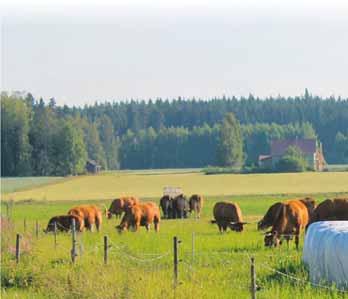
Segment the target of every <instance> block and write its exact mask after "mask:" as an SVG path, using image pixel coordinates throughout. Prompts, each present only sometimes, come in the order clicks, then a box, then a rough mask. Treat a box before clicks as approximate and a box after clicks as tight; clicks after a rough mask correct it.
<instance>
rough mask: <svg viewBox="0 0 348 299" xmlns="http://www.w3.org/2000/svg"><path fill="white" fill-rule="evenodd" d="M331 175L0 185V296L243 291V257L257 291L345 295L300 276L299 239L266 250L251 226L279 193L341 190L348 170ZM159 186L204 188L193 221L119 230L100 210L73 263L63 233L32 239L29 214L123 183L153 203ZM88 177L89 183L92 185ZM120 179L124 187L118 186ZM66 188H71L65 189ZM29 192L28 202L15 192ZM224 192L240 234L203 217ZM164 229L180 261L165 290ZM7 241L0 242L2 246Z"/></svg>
mask: <svg viewBox="0 0 348 299" xmlns="http://www.w3.org/2000/svg"><path fill="white" fill-rule="evenodd" d="M341 175H342V174H336V173H322V174H317V173H308V174H297V175H290V174H284V175H280V174H279V175H250V177H249V175H217V176H213V175H212V176H203V175H201V174H199V173H186V174H184V173H177V174H173V173H168V172H162V173H158V174H156V175H155V174H152V173H151V172H150V173H147V174H146V175H145V174H143V173H105V174H103V175H99V176H86V177H78V178H69V179H66V180H63V181H59V182H57V183H56V184H50V185H47V186H43V187H39V188H33V189H28V190H26V191H25V192H24V191H23V192H17V193H12V194H6V195H5V196H6V197H7V196H8V195H10V197H11V198H13V199H15V200H17V201H15V204H14V206H13V208H12V214H11V216H12V219H14V227H13V228H8V229H7V230H6V231H2V241H3V242H2V267H1V281H2V298H166V297H167V298H219V299H222V298H241V299H242V298H250V293H249V283H250V260H249V257H250V256H254V257H255V260H256V273H257V284H258V286H259V287H260V290H259V291H258V292H257V298H265V299H266V298H291V299H295V298H348V294H346V295H344V294H342V293H340V292H338V291H337V290H335V289H334V288H332V289H330V290H326V289H323V288H316V287H313V286H311V285H310V284H309V283H308V273H307V271H306V270H305V268H304V266H303V264H302V263H301V256H302V253H301V250H302V245H303V239H302V240H301V248H300V250H299V251H296V250H295V248H294V244H293V243H291V245H290V248H289V249H288V248H287V247H286V246H283V247H282V248H275V249H266V248H264V246H263V235H262V234H261V233H260V232H258V231H257V230H256V221H257V220H259V219H260V218H261V217H262V215H263V214H264V213H265V211H266V210H267V208H268V207H269V206H270V205H271V204H272V203H274V202H275V201H277V200H282V199H286V198H290V197H292V195H289V194H296V193H297V194H301V193H306V194H311V195H313V194H314V196H315V198H316V199H318V201H320V200H323V199H324V198H326V197H330V196H336V195H337V194H336V193H339V192H342V193H340V194H338V195H342V196H343V195H347V194H348V190H347V188H348V186H346V185H347V184H344V182H347V181H348V178H347V175H346V176H345V177H344V176H341ZM183 178H185V179H183ZM173 180H174V183H173ZM115 181H117V182H118V183H115ZM272 181H273V182H274V183H273V184H271V182H272ZM286 181H288V184H289V186H287V184H286ZM296 182H297V187H296ZM300 182H303V183H302V184H300ZM110 184H111V185H110ZM127 184H128V185H127ZM315 184H317V185H316V187H315ZM332 184H334V186H332ZM167 185H172V186H181V187H183V189H184V191H185V193H187V194H190V193H192V192H197V193H202V194H205V197H206V201H205V206H204V210H203V217H202V218H201V219H200V220H195V219H184V220H162V221H161V227H160V232H159V233H157V234H156V233H155V232H154V231H151V232H149V233H146V232H145V230H144V228H141V230H140V231H139V232H137V233H132V232H127V233H124V234H121V235H119V234H118V233H116V230H115V225H116V224H118V223H119V219H112V220H105V219H104V223H103V226H102V230H101V232H100V233H96V232H94V233H90V232H87V233H83V234H80V235H79V236H78V242H79V244H78V248H79V249H80V248H81V249H82V252H83V253H82V254H81V255H79V256H78V258H77V263H76V264H75V265H72V264H71V263H70V249H71V236H70V235H69V234H59V235H58V245H57V248H56V249H55V247H54V239H53V236H52V235H45V234H43V233H42V232H40V235H39V239H36V237H35V234H34V227H35V221H36V220H38V222H39V224H40V229H42V228H43V227H44V226H46V225H47V221H48V219H49V218H50V217H51V216H54V215H58V214H65V213H66V212H67V210H68V209H69V208H70V207H72V206H73V205H75V204H78V203H81V202H85V201H88V202H94V203H96V204H98V205H100V207H103V205H104V204H109V203H110V200H109V199H108V198H111V197H116V196H118V194H120V193H123V192H124V194H126V193H128V192H129V193H130V192H131V190H136V192H135V191H134V193H136V194H137V195H143V197H144V198H145V197H146V198H147V199H149V200H153V201H156V202H158V200H159V195H160V194H161V192H162V188H163V187H164V186H167ZM96 186H98V188H99V189H98V190H94V188H96ZM125 187H127V189H126V190H123V189H122V188H125ZM334 187H336V188H337V189H334ZM81 188H82V189H83V190H81ZM142 188H144V189H143V190H142ZM43 190H45V191H43ZM73 190H75V192H76V194H77V195H76V197H73V195H74V192H73ZM122 190H123V192H122ZM276 190H278V191H276ZM344 191H345V193H343V192H344ZM40 192H46V193H45V194H46V195H45V198H43V197H40V195H38V194H41V193H40ZM55 192H57V193H58V194H55ZM330 192H335V194H333V193H330ZM214 193H215V194H214ZM266 194H272V195H266ZM34 195H38V196H37V197H35V196H34ZM229 195H233V196H229ZM7 198H9V197H7ZM30 198H32V199H38V201H19V200H21V199H30ZM42 199H46V200H44V201H42ZM96 199H98V200H96ZM225 199H233V201H235V202H238V203H239V204H240V207H241V209H242V211H243V214H244V216H245V217H244V218H245V219H246V221H248V222H250V224H249V225H246V230H245V231H244V232H243V233H236V232H228V233H226V234H223V235H221V234H220V233H218V229H217V227H216V226H215V225H212V224H210V222H209V220H210V219H211V217H212V207H213V205H214V203H215V202H216V201H218V200H225ZM2 207H3V206H2ZM5 210H6V209H2V211H5ZM24 219H26V224H27V230H26V232H24V223H23V221H24ZM16 232H19V233H21V234H22V235H23V241H22V242H23V249H24V251H25V252H24V254H23V256H22V258H21V262H20V264H19V265H16V264H15V261H14V257H13V253H12V251H13V248H12V247H13V245H14V236H15V233H16ZM192 233H194V254H192V243H193V242H192ZM104 235H107V236H108V237H109V239H110V243H111V245H112V247H111V248H110V253H109V263H108V265H104V264H103V236H104ZM173 236H178V237H179V239H180V240H182V243H181V244H180V245H179V258H180V259H181V260H182V261H181V262H180V263H179V283H178V285H177V287H176V288H175V289H174V288H173V254H172V243H173ZM8 244H10V245H11V246H10V248H6V245H8ZM9 251H10V252H9ZM274 270H276V271H280V272H282V273H287V274H289V275H291V276H293V277H296V278H298V279H300V281H297V280H293V279H291V278H289V277H287V276H283V275H281V274H280V273H278V272H275V271H274Z"/></svg>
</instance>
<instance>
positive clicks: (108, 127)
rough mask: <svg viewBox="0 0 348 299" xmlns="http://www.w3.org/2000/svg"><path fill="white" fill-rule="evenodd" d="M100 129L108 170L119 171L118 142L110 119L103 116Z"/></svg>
mask: <svg viewBox="0 0 348 299" xmlns="http://www.w3.org/2000/svg"><path fill="white" fill-rule="evenodd" d="M97 126H98V129H99V136H100V141H101V143H102V145H103V149H104V152H105V157H106V164H107V168H108V169H119V168H120V163H119V161H118V147H119V146H118V141H117V139H116V135H115V132H114V127H113V125H112V122H111V119H110V117H108V116H107V115H103V116H102V117H101V118H99V119H98V121H97Z"/></svg>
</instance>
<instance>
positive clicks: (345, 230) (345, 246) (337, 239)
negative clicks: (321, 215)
mask: <svg viewBox="0 0 348 299" xmlns="http://www.w3.org/2000/svg"><path fill="white" fill-rule="evenodd" d="M303 261H304V263H305V264H306V265H307V266H308V268H309V276H310V279H311V281H312V282H313V283H323V282H329V283H334V284H335V285H336V286H337V287H338V288H340V289H348V221H320V222H316V223H313V224H311V225H310V226H309V228H308V230H307V233H306V237H305V241H304V247H303Z"/></svg>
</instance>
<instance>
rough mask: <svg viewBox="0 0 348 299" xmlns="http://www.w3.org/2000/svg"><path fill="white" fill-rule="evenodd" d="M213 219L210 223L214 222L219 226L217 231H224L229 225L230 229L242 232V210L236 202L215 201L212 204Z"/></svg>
mask: <svg viewBox="0 0 348 299" xmlns="http://www.w3.org/2000/svg"><path fill="white" fill-rule="evenodd" d="M213 213H214V219H215V220H212V221H211V223H216V224H217V225H218V227H219V231H220V232H221V233H222V232H225V231H226V230H227V228H228V227H229V228H230V229H231V230H234V231H237V232H242V231H243V225H244V224H246V222H243V216H242V211H241V209H240V207H239V205H238V204H236V203H232V202H227V201H221V202H217V203H216V204H215V206H214V211H213Z"/></svg>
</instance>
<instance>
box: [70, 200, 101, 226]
mask: <svg viewBox="0 0 348 299" xmlns="http://www.w3.org/2000/svg"><path fill="white" fill-rule="evenodd" d="M68 214H69V215H75V216H77V217H79V218H80V219H82V220H84V223H85V228H86V229H87V230H90V231H93V225H94V224H95V226H96V228H97V231H99V229H100V226H101V224H102V212H101V211H100V209H99V208H98V207H97V206H95V205H80V206H77V207H74V208H72V209H70V210H69V211H68Z"/></svg>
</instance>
